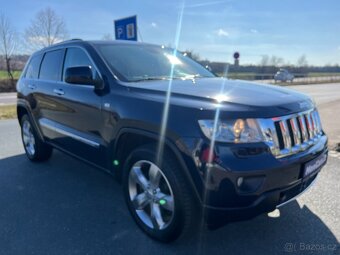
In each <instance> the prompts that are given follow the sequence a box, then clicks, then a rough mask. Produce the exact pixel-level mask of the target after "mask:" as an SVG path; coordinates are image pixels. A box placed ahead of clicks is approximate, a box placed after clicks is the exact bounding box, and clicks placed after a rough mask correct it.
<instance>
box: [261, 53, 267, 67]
mask: <svg viewBox="0 0 340 255" xmlns="http://www.w3.org/2000/svg"><path fill="white" fill-rule="evenodd" d="M260 66H262V67H264V66H269V56H268V55H262V58H261V61H260Z"/></svg>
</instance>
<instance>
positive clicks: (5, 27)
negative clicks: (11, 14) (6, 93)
mask: <svg viewBox="0 0 340 255" xmlns="http://www.w3.org/2000/svg"><path fill="white" fill-rule="evenodd" d="M17 39H18V38H17V35H16V32H15V30H14V29H13V27H12V25H11V23H10V21H9V19H8V18H7V17H6V16H5V15H4V14H0V53H1V55H3V57H4V59H5V63H6V70H7V74H8V77H9V78H10V80H11V83H12V84H14V79H13V75H12V68H11V57H12V55H13V53H14V52H15V50H16V49H17V46H18V41H17Z"/></svg>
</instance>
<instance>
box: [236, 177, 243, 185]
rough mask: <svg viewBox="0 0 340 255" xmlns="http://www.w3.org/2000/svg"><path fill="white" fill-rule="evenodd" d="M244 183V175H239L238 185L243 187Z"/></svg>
mask: <svg viewBox="0 0 340 255" xmlns="http://www.w3.org/2000/svg"><path fill="white" fill-rule="evenodd" d="M242 183H243V177H239V178H238V179H237V187H241V185H242Z"/></svg>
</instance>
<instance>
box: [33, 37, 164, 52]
mask: <svg viewBox="0 0 340 255" xmlns="http://www.w3.org/2000/svg"><path fill="white" fill-rule="evenodd" d="M70 45H79V46H81V45H83V46H84V45H91V46H93V45H136V46H159V45H156V44H150V43H144V42H136V41H126V40H112V41H108V40H82V39H71V40H66V41H62V42H60V43H56V44H53V45H51V46H47V47H45V48H43V49H41V50H38V51H36V52H34V53H33V54H32V56H33V55H36V54H42V53H44V52H46V51H50V50H55V49H59V48H64V47H67V46H70Z"/></svg>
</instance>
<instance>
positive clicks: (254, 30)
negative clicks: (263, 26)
mask: <svg viewBox="0 0 340 255" xmlns="http://www.w3.org/2000/svg"><path fill="white" fill-rule="evenodd" d="M250 32H251V33H253V34H257V33H258V32H259V31H257V29H255V28H252V29H250Z"/></svg>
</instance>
